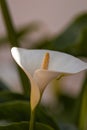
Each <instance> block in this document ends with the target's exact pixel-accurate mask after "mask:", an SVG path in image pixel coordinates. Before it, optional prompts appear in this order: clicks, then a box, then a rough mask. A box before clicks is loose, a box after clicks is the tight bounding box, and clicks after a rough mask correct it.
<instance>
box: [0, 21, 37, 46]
mask: <svg viewBox="0 0 87 130" xmlns="http://www.w3.org/2000/svg"><path fill="white" fill-rule="evenodd" d="M38 29H39V24H38V23H37V22H32V23H29V24H27V25H22V27H19V28H17V29H16V36H17V39H18V40H21V39H22V38H23V37H24V36H26V35H27V34H28V35H29V34H31V33H32V32H35V31H37V30H38ZM8 42H9V39H8V37H7V36H6V35H2V36H0V45H2V44H6V43H8Z"/></svg>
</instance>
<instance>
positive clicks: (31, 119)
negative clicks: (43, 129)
mask: <svg viewBox="0 0 87 130" xmlns="http://www.w3.org/2000/svg"><path fill="white" fill-rule="evenodd" d="M35 112H36V109H35V110H33V111H32V110H31V118H30V126H29V130H35Z"/></svg>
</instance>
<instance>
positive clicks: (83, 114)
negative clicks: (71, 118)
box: [78, 74, 87, 130]
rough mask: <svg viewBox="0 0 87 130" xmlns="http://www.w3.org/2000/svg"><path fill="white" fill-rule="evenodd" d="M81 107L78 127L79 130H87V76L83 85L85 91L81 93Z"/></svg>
mask: <svg viewBox="0 0 87 130" xmlns="http://www.w3.org/2000/svg"><path fill="white" fill-rule="evenodd" d="M80 96H81V99H80V105H79V109H80V111H79V116H78V127H79V130H86V129H87V74H86V78H85V81H84V84H83V90H82V93H81V95H80Z"/></svg>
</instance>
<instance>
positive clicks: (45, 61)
mask: <svg viewBox="0 0 87 130" xmlns="http://www.w3.org/2000/svg"><path fill="white" fill-rule="evenodd" d="M49 59H50V55H49V53H48V52H47V53H45V56H44V58H43V61H42V64H41V68H42V69H48V65H49Z"/></svg>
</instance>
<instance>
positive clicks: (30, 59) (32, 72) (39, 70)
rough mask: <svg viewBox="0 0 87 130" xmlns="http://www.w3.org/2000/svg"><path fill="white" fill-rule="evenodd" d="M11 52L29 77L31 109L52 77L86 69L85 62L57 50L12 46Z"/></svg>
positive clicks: (86, 64)
mask: <svg viewBox="0 0 87 130" xmlns="http://www.w3.org/2000/svg"><path fill="white" fill-rule="evenodd" d="M11 52H12V56H13V58H14V59H15V61H16V62H17V64H18V65H19V66H20V67H21V68H22V69H23V70H24V72H25V73H26V74H27V76H28V78H29V79H30V82H31V109H32V110H34V108H35V107H36V106H37V104H38V103H39V101H40V99H41V95H42V93H43V91H44V89H45V87H46V86H47V85H48V83H49V82H51V81H52V80H53V79H55V78H60V77H62V76H64V75H67V74H75V73H78V72H80V71H83V70H85V69H87V63H85V62H83V61H81V60H80V59H78V58H75V57H73V56H71V55H68V54H65V53H61V52H58V51H57V52H56V51H50V50H27V49H22V48H16V47H13V48H12V50H11Z"/></svg>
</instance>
